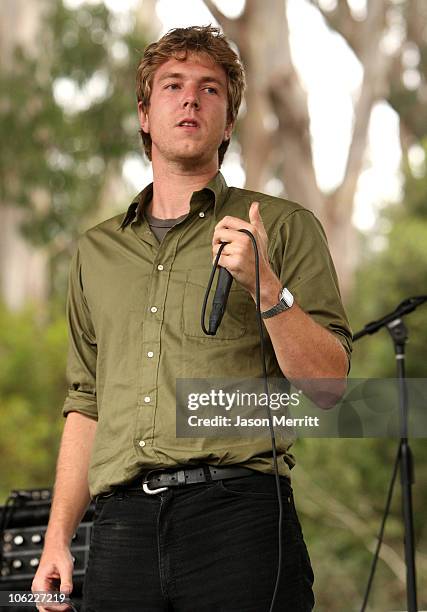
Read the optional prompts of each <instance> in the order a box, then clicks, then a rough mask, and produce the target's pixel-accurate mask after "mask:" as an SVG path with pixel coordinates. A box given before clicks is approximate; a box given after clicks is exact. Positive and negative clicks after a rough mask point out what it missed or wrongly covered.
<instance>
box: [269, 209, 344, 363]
mask: <svg viewBox="0 0 427 612" xmlns="http://www.w3.org/2000/svg"><path fill="white" fill-rule="evenodd" d="M279 236H280V238H281V241H282V242H281V244H282V245H283V244H284V250H283V255H282V265H281V269H280V279H281V281H282V282H283V285H285V286H287V287H288V288H289V290H290V291H291V292H292V293H293V295H294V296H295V299H296V300H297V302H298V304H299V305H300V307H301V308H302V309H303V310H304V311H305V312H306V313H307V314H309V315H310V316H311V317H312V318H313V319H314V320H315V321H316V322H317V323H319V325H322V326H323V327H325V328H326V329H328V330H329V331H330V332H331V333H332V334H333V335H334V336H336V338H337V339H338V340H339V341H340V342H341V344H342V346H343V348H344V349H345V352H346V354H347V357H348V361H349V368H350V359H351V351H352V332H351V329H350V325H349V322H348V318H347V315H346V312H345V310H344V306H343V304H342V301H341V295H340V290H339V287H338V279H337V275H336V272H335V267H334V264H333V261H332V258H331V255H330V252H329V248H328V243H327V239H326V235H325V232H324V230H323V228H322V226H321V224H320V222H319V221H318V220H317V219H316V217H315V216H314V215H313V213H312V212H310V211H308V210H305V209H301V210H297V211H295V212H294V213H292V214H291V215H289V217H288V218H287V222H286V223H285V224H284V225H283V226H282V227H281V228H280V232H279ZM279 244H280V241H279ZM282 248H283V246H282Z"/></svg>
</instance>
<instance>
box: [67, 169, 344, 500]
mask: <svg viewBox="0 0 427 612" xmlns="http://www.w3.org/2000/svg"><path fill="white" fill-rule="evenodd" d="M151 197H152V184H150V185H148V186H147V187H146V188H145V189H144V190H143V191H142V192H141V193H140V194H139V195H138V196H137V198H136V200H135V201H134V202H132V204H131V205H130V207H129V209H128V211H127V213H126V214H125V215H118V216H115V217H113V218H112V219H108V220H107V221H104V222H103V223H100V224H99V225H97V226H96V227H93V228H91V229H89V230H88V231H87V232H86V233H85V234H84V235H83V236H82V237H81V238H80V240H79V242H78V246H77V250H76V252H75V254H74V256H73V259H72V262H71V269H70V276H69V292H68V299H67V316H68V325H69V353H68V362H67V378H68V381H69V391H68V396H67V398H66V400H65V403H64V407H63V415H64V416H66V415H67V414H68V413H69V412H72V411H76V412H80V413H82V414H84V415H87V416H88V417H91V418H93V419H96V420H97V421H98V424H97V430H96V436H95V441H94V447H93V452H92V455H91V460H90V466H89V475H88V478H89V490H90V494H91V496H92V497H94V496H95V495H97V494H99V493H101V492H108V491H109V490H111V488H112V486H113V485H116V484H119V483H124V482H127V481H129V480H131V479H132V478H134V477H135V476H136V475H137V474H138V472H140V471H142V470H144V469H152V468H160V467H165V468H166V467H171V466H175V465H183V464H195V463H198V462H206V463H209V464H212V465H229V464H236V463H239V464H241V465H244V466H247V467H250V468H253V469H255V470H260V471H262V472H272V471H273V461H272V455H271V441H270V439H269V438H268V437H267V436H265V437H263V438H262V439H259V438H255V439H254V438H252V439H250V438H247V439H246V438H233V439H230V438H196V437H195V438H177V437H176V432H175V425H176V418H175V417H176V398H175V383H176V380H177V379H180V378H208V379H211V378H224V377H230V378H247V379H250V378H260V377H262V369H261V361H260V358H259V353H260V339H259V331H258V327H257V319H256V308H255V303H254V301H253V299H252V297H251V296H250V295H249V293H248V292H247V291H246V290H245V289H243V287H242V286H241V285H239V284H238V283H237V282H234V283H233V285H232V288H231V292H230V296H229V300H228V304H227V310H226V313H225V315H224V318H223V320H222V323H221V326H220V328H219V330H218V332H217V335H216V336H213V337H212V336H210V337H208V336H205V335H204V333H203V331H202V329H201V326H200V312H201V306H202V303H203V297H204V294H205V290H206V286H207V282H208V278H209V275H210V272H211V269H212V236H213V232H214V228H215V225H216V224H217V223H218V222H219V221H220V219H222V218H223V217H224V216H225V215H232V216H235V217H239V218H241V219H244V220H246V221H248V219H249V216H248V211H249V207H250V205H251V203H252V202H253V201H258V202H260V213H261V217H262V219H263V222H264V225H265V228H266V231H267V234H268V237H269V245H268V248H269V259H270V263H271V266H272V268H273V269H274V271H275V273H276V274H277V276H278V277H280V279H281V281H282V283H283V285H286V286H287V287H288V288H289V290H290V291H291V292H292V293H293V294H294V297H295V299H296V301H297V302H298V304H299V305H300V307H301V308H302V309H303V310H304V311H305V312H306V313H308V314H309V315H311V316H312V317H313V319H314V320H315V321H317V322H318V323H319V324H320V325H322V326H324V327H325V328H327V329H328V330H329V331H330V332H332V333H333V334H334V335H336V337H337V338H338V339H339V340H340V341H341V342H342V344H343V346H344V348H345V350H346V351H347V354H348V356H349V357H350V352H351V332H350V329H349V324H348V321H347V317H346V314H345V312H344V309H343V306H342V303H341V298H340V293H339V289H338V283H337V278H336V274H335V270H334V266H333V263H332V260H331V257H330V254H329V250H328V246H327V242H326V238H325V234H324V232H323V230H322V228H321V226H320V224H319V222H318V221H317V219H316V218H315V217H314V215H313V214H312V213H311V212H310V211H308V210H306V209H304V208H303V207H301V206H299V205H298V204H295V203H293V202H289V201H287V200H284V199H281V198H276V197H272V196H269V195H265V194H261V193H257V192H254V191H248V190H245V189H238V188H235V187H228V186H227V184H226V182H225V180H224V178H223V176H222V175H221V173H218V174H217V175H216V176H215V177H214V178H213V179H212V180H211V181H210V182H209V183H208V184H207V185H206V187H205V188H204V189H201V190H200V191H196V192H194V193H193V194H192V197H191V201H190V212H189V214H188V215H187V216H186V217H185V218H184V219H182V220H181V221H179V222H177V223H176V224H175V225H174V226H173V227H172V228H171V229H170V230H169V231H168V232H167V234H166V235H165V236H164V238H163V239H162V241H161V242H160V243H159V242H158V240H157V239H156V238H155V236H154V235H153V233H152V231H151V230H150V228H149V225H148V222H147V219H146V217H145V215H144V206H146V205H147V204H148V203H149V202H150V201H151ZM265 335H266V340H267V342H266V361H267V372H268V375H269V377H283V374H282V372H281V370H280V367H279V365H278V362H277V359H276V357H275V354H274V350H273V347H272V344H271V341H270V339H269V337H268V334H265ZM290 446H291V441H290V440H285V439H283V438H281V439H278V463H279V470H280V473H281V474H282V475H285V476H289V473H290V469H291V468H292V467H293V465H294V458H293V456H292V455H291V453H290V452H289V447H290Z"/></svg>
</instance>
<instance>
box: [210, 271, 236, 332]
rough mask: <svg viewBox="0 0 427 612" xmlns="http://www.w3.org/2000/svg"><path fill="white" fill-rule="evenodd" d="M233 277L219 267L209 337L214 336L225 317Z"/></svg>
mask: <svg viewBox="0 0 427 612" xmlns="http://www.w3.org/2000/svg"><path fill="white" fill-rule="evenodd" d="M232 282H233V277H232V275H231V274H230V272H229V271H228V270H227V268H223V267H222V266H218V281H217V285H216V289H215V294H214V298H213V302H212V311H211V315H210V317H209V335H210V336H214V335H215V334H216V332H217V330H218V327H219V325H220V323H221V321H222V317H223V316H224V312H225V307H226V305H227V300H228V294H229V293H230V288H231V283H232Z"/></svg>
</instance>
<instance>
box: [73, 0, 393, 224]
mask: <svg viewBox="0 0 427 612" xmlns="http://www.w3.org/2000/svg"><path fill="white" fill-rule="evenodd" d="M83 1H84V0H66V4H67V5H68V6H70V7H76V6H78V5H79V4H82V2H83ZM90 1H91V2H93V3H97V2H99V1H103V2H104V3H105V4H106V5H107V6H108V8H109V9H110V10H112V11H114V12H115V13H116V14H117V15H118V16H120V15H121V16H123V14H125V13H126V12H127V11H129V10H130V9H132V8H133V7H135V6H137V5H138V0H90ZM335 1H336V0H322V2H323V5H324V6H325V7H326V8H327V5H330V6H333V4H334V2H335ZM216 4H217V5H218V6H219V8H220V9H221V10H222V11H223V12H224V13H226V14H227V16H229V17H235V16H237V15H238V14H239V13H240V11H241V10H242V8H243V6H244V0H216ZM349 4H350V6H351V8H352V10H353V11H354V14H355V15H356V16H361V17H363V15H364V11H365V9H366V0H349ZM157 13H158V16H159V18H160V20H161V23H162V24H163V31H162V32H161V34H164V33H165V32H167V31H168V30H169V29H170V28H173V27H185V26H189V25H201V24H206V23H213V24H216V22H215V20H214V19H213V18H212V16H211V15H210V13H209V11H208V10H207V9H206V7H205V5H204V3H203V2H202V1H201V0H181V1H180V2H177V1H176V0H158V2H157ZM288 20H289V29H290V44H291V52H292V57H293V61H294V64H295V68H296V70H297V72H298V74H299V77H300V79H301V82H302V85H303V86H304V88H305V89H306V91H307V95H308V105H309V113H310V119H311V125H310V129H311V136H312V144H313V160H314V166H315V172H316V178H317V182H318V184H319V187H320V188H321V189H322V190H325V191H329V190H332V189H333V188H334V187H336V186H337V185H338V184H339V183H340V181H341V180H342V177H343V174H344V170H345V164H346V159H347V152H348V147H349V144H350V139H351V131H352V120H353V105H354V101H355V100H356V99H357V95H358V89H359V87H360V85H361V79H362V76H363V71H362V67H361V65H360V63H359V61H358V60H357V58H356V57H355V55H354V54H353V52H352V51H351V50H350V49H349V47H348V45H347V44H346V43H345V41H344V40H343V39H342V37H340V36H339V35H338V34H336V33H333V32H331V31H330V30H329V29H328V28H327V26H326V25H325V23H324V20H323V18H322V17H321V16H320V14H319V12H318V11H317V10H316V9H314V8H313V7H312V6H310V4H309V2H308V1H307V0H288ZM398 39H399V34H398V32H396V33H395V35H394V36H391V37H390V40H389V41H386V43H387V44H388V45H389V47H390V48H391V49H392V47H393V45H395V44H399V40H398ZM307 41H310V44H309V45H308V44H307ZM313 48H315V49H316V52H315V53H313ZM63 86H64V87H65V84H63ZM94 87H95V89H96V84H95V85H94ZM68 88H69V89H70V84H68ZM62 91H63V94H64V95H66V96H67V97H70V96H72V95H75V93H76V92H74V94H73V92H72V91H70V90H69V91H68V93H66V92H65V89H63V90H62ZM400 160H401V150H400V143H399V120H398V116H397V114H396V113H395V112H394V111H393V110H392V109H391V107H390V106H388V105H387V104H386V103H385V102H380V103H378V104H376V105H375V107H374V109H373V112H372V116H371V121H370V125H369V140H368V147H367V150H366V153H365V163H364V169H363V171H362V173H361V175H360V178H359V183H358V188H357V194H356V198H355V209H354V215H353V222H354V224H355V226H356V227H357V228H358V229H360V230H362V231H364V232H368V233H370V232H372V231H374V230H375V222H376V217H377V214H376V213H377V211H378V210H379V209H380V208H381V207H382V206H384V205H386V204H388V203H390V202H396V201H398V200H399V198H400V195H401V187H402V178H401V175H400V171H399V165H400ZM221 171H222V172H223V174H224V176H225V178H226V180H227V182H228V183H229V184H233V185H235V186H237V187H243V186H244V183H245V175H244V171H243V169H242V167H241V164H240V158H239V155H238V153H237V152H233V150H232V149H231V147H230V150H229V152H227V155H226V156H225V159H224V163H223V166H222V168H221ZM124 176H125V178H126V179H127V180H128V181H129V182H130V184H131V185H132V186H133V187H134V188H135V189H137V190H139V189H141V188H142V186H143V185H144V184H146V183H147V182H148V181H150V180H151V179H152V173H151V166H150V167H147V165H146V164H144V163H143V161H142V158H139V157H138V158H137V157H135V156H131V157H130V158H129V159H127V161H126V162H125V164H124ZM279 189H280V184H278V183H277V181H276V182H275V181H271V183H269V184H268V185H266V188H265V191H268V192H269V193H271V194H273V195H276V194H277V191H278V190H279ZM301 203H302V204H304V203H303V202H301Z"/></svg>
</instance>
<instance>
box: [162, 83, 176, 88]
mask: <svg viewBox="0 0 427 612" xmlns="http://www.w3.org/2000/svg"><path fill="white" fill-rule="evenodd" d="M169 87H172V88H173V89H175V87H179V85H178V83H169V85H166V86H165V89H169Z"/></svg>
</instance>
